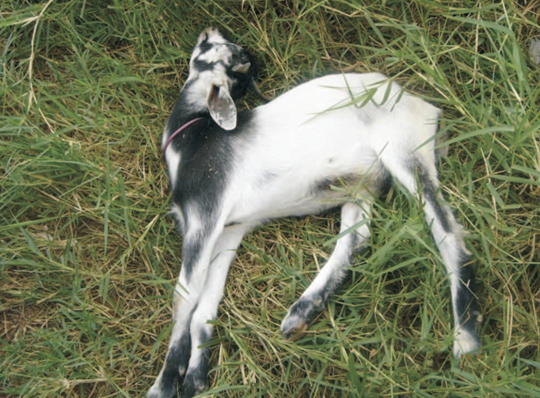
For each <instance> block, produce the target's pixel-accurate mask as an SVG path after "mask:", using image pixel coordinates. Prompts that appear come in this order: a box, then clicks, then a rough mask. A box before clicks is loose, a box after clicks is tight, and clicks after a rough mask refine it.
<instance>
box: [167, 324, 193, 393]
mask: <svg viewBox="0 0 540 398" xmlns="http://www.w3.org/2000/svg"><path fill="white" fill-rule="evenodd" d="M190 356H191V336H190V334H189V331H188V332H187V333H186V334H185V335H184V336H182V338H181V339H180V340H179V341H178V342H177V344H176V345H174V346H173V347H171V348H170V350H169V352H168V353H167V358H166V359H165V370H164V372H163V375H162V378H161V383H160V388H161V390H162V391H163V396H165V397H174V396H176V384H177V383H178V381H180V380H181V379H182V377H183V375H180V373H179V369H180V368H183V369H187V367H188V364H189V358H190Z"/></svg>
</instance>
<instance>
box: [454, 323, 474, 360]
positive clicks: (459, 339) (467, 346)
mask: <svg viewBox="0 0 540 398" xmlns="http://www.w3.org/2000/svg"><path fill="white" fill-rule="evenodd" d="M479 349H480V336H478V333H477V332H476V331H474V330H473V331H469V330H465V329H463V328H459V329H458V330H456V333H455V335H454V356H455V357H456V358H459V357H461V356H462V355H464V354H470V353H473V352H476V351H478V350H479Z"/></svg>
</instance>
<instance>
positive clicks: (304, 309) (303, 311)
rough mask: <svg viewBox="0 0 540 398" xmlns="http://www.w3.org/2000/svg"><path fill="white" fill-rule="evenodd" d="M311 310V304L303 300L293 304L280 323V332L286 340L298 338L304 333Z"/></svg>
mask: <svg viewBox="0 0 540 398" xmlns="http://www.w3.org/2000/svg"><path fill="white" fill-rule="evenodd" d="M311 310H312V305H310V303H308V302H306V301H305V300H302V299H300V300H298V301H297V302H296V303H294V304H293V306H292V307H291V308H290V310H289V312H288V313H287V316H286V317H285V319H284V320H283V322H282V323H281V333H282V334H283V336H285V338H286V339H287V340H290V341H294V340H298V339H299V338H300V337H302V336H303V335H304V334H305V333H306V330H307V328H308V326H309V319H310V317H309V315H310V313H311Z"/></svg>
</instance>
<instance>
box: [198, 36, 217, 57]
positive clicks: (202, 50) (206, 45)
mask: <svg viewBox="0 0 540 398" xmlns="http://www.w3.org/2000/svg"><path fill="white" fill-rule="evenodd" d="M213 47H214V45H213V44H211V43H208V38H206V40H203V41H202V42H201V44H199V51H200V52H199V56H201V55H202V54H204V53H205V52H207V51H208V50H210V49H212V48H213Z"/></svg>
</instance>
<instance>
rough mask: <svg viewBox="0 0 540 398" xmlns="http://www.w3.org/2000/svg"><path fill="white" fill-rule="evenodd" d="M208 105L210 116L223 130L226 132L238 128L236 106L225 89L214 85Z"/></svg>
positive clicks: (209, 95) (209, 94)
mask: <svg viewBox="0 0 540 398" xmlns="http://www.w3.org/2000/svg"><path fill="white" fill-rule="evenodd" d="M207 104H208V109H209V110H210V116H212V119H214V121H215V122H216V123H217V124H218V125H219V126H220V127H221V128H223V129H224V130H234V129H235V128H236V106H235V105H234V101H233V99H232V98H231V96H230V95H229V92H228V91H227V89H226V88H225V87H223V86H218V85H216V84H212V87H211V88H210V92H209V93H208V99H207Z"/></svg>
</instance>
